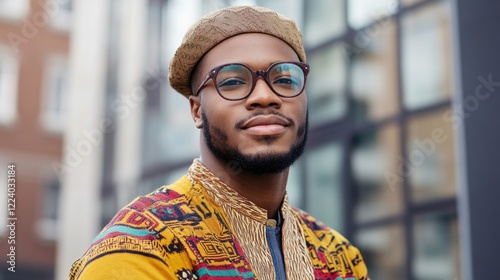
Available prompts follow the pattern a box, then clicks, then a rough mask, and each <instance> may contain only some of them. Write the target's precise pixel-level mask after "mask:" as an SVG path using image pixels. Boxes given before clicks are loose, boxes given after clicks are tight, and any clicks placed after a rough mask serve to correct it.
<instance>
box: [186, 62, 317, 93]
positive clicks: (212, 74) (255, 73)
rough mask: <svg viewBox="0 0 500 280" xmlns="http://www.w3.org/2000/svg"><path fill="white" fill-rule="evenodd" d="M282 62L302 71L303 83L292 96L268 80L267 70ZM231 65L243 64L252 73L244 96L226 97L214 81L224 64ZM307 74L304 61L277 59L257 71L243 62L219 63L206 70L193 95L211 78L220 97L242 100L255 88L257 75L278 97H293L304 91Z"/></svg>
mask: <svg viewBox="0 0 500 280" xmlns="http://www.w3.org/2000/svg"><path fill="white" fill-rule="evenodd" d="M284 63H289V64H294V65H297V66H299V67H300V69H302V72H303V73H304V84H303V86H302V89H301V90H300V91H299V92H298V93H297V94H295V95H292V96H287V95H282V94H280V93H278V92H276V90H275V89H274V88H273V86H272V84H271V81H269V70H271V69H272V68H273V67H275V66H276V65H279V64H284ZM231 65H240V66H243V67H245V68H247V69H248V70H249V71H250V73H251V74H252V87H251V88H250V90H249V91H248V94H247V95H245V96H243V97H239V98H227V97H225V96H224V95H222V94H221V93H220V91H219V87H218V86H217V81H216V77H217V74H219V71H220V70H221V69H222V68H224V67H226V66H231ZM307 74H309V64H307V63H305V62H299V61H278V62H274V63H273V64H271V65H269V67H268V68H267V70H257V71H254V70H253V69H252V68H250V66H248V65H246V64H244V63H227V64H223V65H219V66H217V67H215V68H213V69H212V70H210V71H209V72H208V74H207V75H206V77H205V80H204V81H203V83H201V84H200V86H199V87H198V89H197V90H196V92H195V94H194V96H198V95H199V94H200V91H201V89H202V88H203V87H204V86H205V85H206V84H207V82H208V80H210V79H212V81H213V83H214V86H215V89H216V90H217V93H218V94H219V95H220V97H222V98H224V99H226V100H230V101H239V100H243V99H245V98H247V97H248V96H250V94H252V92H253V90H254V88H255V85H256V84H257V79H258V78H259V76H261V77H262V78H263V79H264V81H265V82H266V84H267V86H268V87H269V88H270V89H271V90H272V91H273V92H274V93H275V94H276V95H278V96H279V97H283V98H293V97H297V96H299V95H300V94H302V92H304V89H305V87H306V81H307Z"/></svg>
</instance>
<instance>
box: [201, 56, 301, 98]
mask: <svg viewBox="0 0 500 280" xmlns="http://www.w3.org/2000/svg"><path fill="white" fill-rule="evenodd" d="M308 73H309V65H308V64H307V63H303V62H296V61H285V62H276V63H273V64H271V66H269V68H267V70H265V71H264V70H257V71H253V70H252V69H251V68H250V67H249V66H248V65H245V64H242V63H230V64H224V65H221V66H218V67H215V68H214V69H212V70H210V72H208V74H207V77H206V79H205V81H204V82H203V83H202V84H201V85H200V86H199V87H198V89H197V90H196V93H195V96H198V94H199V93H200V91H201V89H202V88H203V87H204V86H205V85H206V83H207V82H208V80H210V79H212V81H213V82H214V85H215V88H216V89H217V92H218V93H219V95H220V96H221V97H222V98H224V99H227V100H233V101H237V100H242V99H245V98H247V97H248V96H249V95H250V94H251V93H252V91H253V89H254V88H255V84H256V83H257V79H258V78H259V76H262V78H264V80H265V81H266V83H267V85H268V86H269V88H271V90H272V91H273V92H274V93H275V94H276V95H278V96H280V97H285V98H291V97H295V96H298V95H300V94H301V93H302V92H303V91H304V87H305V85H306V78H307V74H308Z"/></svg>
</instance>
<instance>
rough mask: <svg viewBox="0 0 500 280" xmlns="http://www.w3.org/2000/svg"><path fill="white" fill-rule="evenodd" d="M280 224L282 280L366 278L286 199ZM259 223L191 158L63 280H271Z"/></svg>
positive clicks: (350, 253) (262, 216)
mask: <svg viewBox="0 0 500 280" xmlns="http://www.w3.org/2000/svg"><path fill="white" fill-rule="evenodd" d="M281 218H282V226H281V230H282V237H283V238H282V246H283V247H282V252H283V259H284V264H285V271H286V276H287V279H292V280H295V279H297V280H304V279H331V280H354V279H356V280H368V279H369V276H368V272H367V269H366V266H365V263H364V262H363V259H362V257H361V254H360V253H359V251H358V249H357V248H355V247H354V246H352V245H351V244H350V243H349V241H347V240H346V239H345V238H344V237H343V236H342V235H340V234H339V233H338V232H336V231H334V230H332V229H330V228H328V227H327V226H325V225H324V224H322V223H320V222H319V221H317V220H315V219H314V218H313V217H311V216H309V215H308V214H307V213H305V212H303V211H301V210H298V209H296V208H293V207H291V206H290V205H289V204H288V200H287V197H286V196H285V199H284V201H283V205H282V207H281ZM267 221H268V219H267V213H266V211H265V210H264V209H262V208H260V207H258V206H256V205H255V204H254V203H252V202H251V201H249V200H248V199H246V198H245V197H243V196H241V195H240V194H238V193H237V192H236V191H234V190H233V189H232V188H230V187H229V186H227V185H226V184H225V183H223V182H222V181H221V180H220V179H219V178H217V177H216V176H215V175H214V174H212V173H211V172H210V171H209V170H208V169H207V168H206V167H204V166H203V165H202V164H201V163H200V162H199V161H197V160H195V161H194V163H193V165H192V166H191V167H190V169H189V171H188V174H187V175H186V176H183V177H182V178H181V179H180V180H179V181H177V182H175V183H173V184H172V185H169V186H164V187H161V188H159V189H158V190H156V191H155V192H153V193H151V194H149V195H146V196H142V197H138V198H137V199H135V200H134V201H133V202H131V203H130V204H129V205H127V206H126V207H124V208H123V209H122V210H121V211H119V212H118V213H117V215H116V216H115V217H114V218H113V219H112V220H111V222H110V223H109V224H108V225H107V226H106V227H104V229H103V230H102V231H101V233H99V235H97V237H96V238H95V239H94V241H93V242H92V245H91V246H90V248H89V249H88V250H87V251H86V252H85V254H84V256H83V257H82V258H81V259H79V260H77V261H76V262H75V263H74V264H73V266H72V268H71V272H70V276H69V279H70V280H74V279H80V280H87V279H89V280H90V279H91V280H100V279H106V280H108V279H120V280H132V279H133V280H135V279H220V280H230V279H263V280H268V279H275V277H276V275H275V269H274V266H273V259H272V256H271V253H270V250H269V247H268V244H267V241H266V222H267Z"/></svg>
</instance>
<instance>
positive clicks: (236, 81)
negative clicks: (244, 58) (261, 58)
mask: <svg viewBox="0 0 500 280" xmlns="http://www.w3.org/2000/svg"><path fill="white" fill-rule="evenodd" d="M245 84H246V82H245V81H244V80H242V79H236V78H231V79H227V80H224V81H222V82H219V83H218V86H219V88H222V87H235V86H240V85H245Z"/></svg>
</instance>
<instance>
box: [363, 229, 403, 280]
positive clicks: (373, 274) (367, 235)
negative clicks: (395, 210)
mask: <svg viewBox="0 0 500 280" xmlns="http://www.w3.org/2000/svg"><path fill="white" fill-rule="evenodd" d="M353 243H354V244H356V246H357V247H358V248H359V250H360V251H361V254H362V255H363V259H364V261H365V263H366V265H367V267H368V273H369V274H370V278H371V279H383V280H401V279H405V269H404V268H405V257H406V256H405V255H406V246H405V237H404V230H403V227H402V226H401V225H389V226H384V227H379V228H374V229H367V230H361V231H359V232H358V233H357V234H356V235H355V237H354V240H353Z"/></svg>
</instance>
